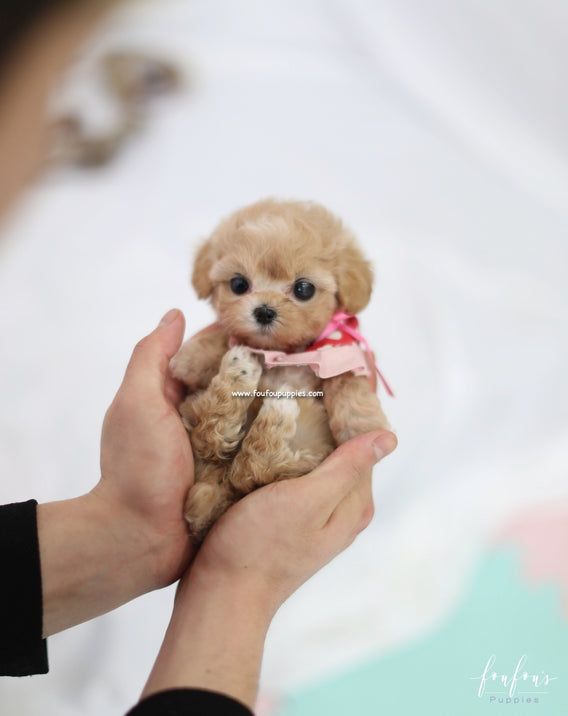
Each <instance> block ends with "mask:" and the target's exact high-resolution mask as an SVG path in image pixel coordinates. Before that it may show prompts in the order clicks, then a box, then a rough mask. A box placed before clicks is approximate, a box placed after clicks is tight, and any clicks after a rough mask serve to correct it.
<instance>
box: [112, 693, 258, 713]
mask: <svg viewBox="0 0 568 716" xmlns="http://www.w3.org/2000/svg"><path fill="white" fill-rule="evenodd" d="M126 716H253V714H252V711H250V709H248V708H247V707H246V706H245V705H244V704H241V703H239V702H238V701H235V700H234V699H232V698H230V697H229V696H225V695H224V694H218V693H215V692H214V691H203V690H201V689H170V690H169V691H159V692H158V693H157V694H153V695H152V696H148V698H146V699H144V700H142V701H140V703H139V704H137V705H136V706H135V707H134V708H133V709H131V710H130V711H129V712H128V713H127V714H126Z"/></svg>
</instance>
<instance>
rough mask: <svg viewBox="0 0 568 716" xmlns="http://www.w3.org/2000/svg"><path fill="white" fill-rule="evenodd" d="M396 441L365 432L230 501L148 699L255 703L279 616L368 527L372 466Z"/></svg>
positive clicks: (179, 606) (183, 585) (183, 588)
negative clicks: (183, 695) (179, 696)
mask: <svg viewBox="0 0 568 716" xmlns="http://www.w3.org/2000/svg"><path fill="white" fill-rule="evenodd" d="M395 447H396V437H395V436H394V435H393V434H392V433H390V432H388V431H384V430H383V431H377V432H374V433H368V434H366V435H361V436H359V437H356V438H353V439H352V440H350V441H348V442H346V443H344V444H343V445H341V447H339V448H338V449H337V450H336V451H335V452H334V453H332V455H330V456H329V457H328V458H327V460H326V461H325V462H324V463H322V464H321V465H320V466H319V467H317V468H316V469H315V470H313V471H312V472H311V473H310V474H308V475H305V476H304V477H298V478H295V479H291V480H283V481H281V482H275V483H272V484H270V485H266V486H265V487H262V488H260V489H259V490H256V491H255V492H253V493H251V494H250V495H247V496H246V497H245V498H243V499H242V500H240V501H239V502H237V504H235V505H233V506H232V507H231V508H229V510H228V511H227V512H226V513H225V514H224V515H223V516H222V517H221V518H220V519H219V520H218V521H217V522H216V523H215V525H214V526H213V527H212V529H211V531H210V532H209V534H208V535H207V537H206V539H205V542H204V543H203V545H202V546H201V549H200V550H199V552H198V554H197V556H196V558H195V560H194V562H193V564H192V566H191V568H190V569H189V570H188V571H187V572H186V574H185V576H184V577H183V579H182V580H181V582H180V586H179V589H178V591H177V595H176V600H175V606H174V611H173V614H172V618H171V621H170V625H169V627H168V630H167V632H166V636H165V638H164V641H163V644H162V648H161V650H160V653H159V655H158V658H157V659H156V663H155V664H154V668H153V670H152V673H151V674H150V677H149V679H148V681H147V683H146V686H145V688H144V692H143V696H144V697H148V696H151V695H152V694H155V693H156V692H158V691H161V690H164V689H172V688H187V687H193V688H199V689H207V690H209V691H217V692H221V693H223V694H227V695H229V696H232V697H233V698H235V699H237V700H239V701H241V702H242V703H244V704H247V705H248V706H249V707H251V708H253V706H254V701H255V698H256V692H257V688H258V678H259V673H260V665H261V661H262V653H263V648H264V639H265V637H266V632H267V630H268V627H269V625H270V622H271V620H272V617H273V616H274V613H275V612H276V610H277V609H278V608H279V607H280V605H281V604H282V603H283V602H284V601H285V600H286V598H287V597H289V596H290V595H291V594H292V593H293V592H294V591H295V590H296V589H297V588H298V587H299V586H300V585H301V584H302V583H303V582H305V581H306V580H307V579H308V578H309V577H310V576H311V575H312V574H314V573H315V572H317V571H318V570H319V569H320V568H321V567H323V565H324V564H326V563H327V562H329V561H330V560H331V559H332V558H333V557H334V556H335V555H336V554H338V553H339V552H341V551H342V550H344V549H345V548H346V547H347V546H348V545H350V544H351V542H352V541H353V540H354V539H355V537H356V536H357V535H358V534H359V533H360V532H361V530H363V529H364V528H365V527H366V526H367V525H368V524H369V522H370V520H371V518H372V516H373V502H372V494H371V471H372V467H373V464H374V463H376V462H378V461H379V460H380V459H381V457H383V456H385V455H388V454H389V453H390V452H392V451H393V450H394V448H395Z"/></svg>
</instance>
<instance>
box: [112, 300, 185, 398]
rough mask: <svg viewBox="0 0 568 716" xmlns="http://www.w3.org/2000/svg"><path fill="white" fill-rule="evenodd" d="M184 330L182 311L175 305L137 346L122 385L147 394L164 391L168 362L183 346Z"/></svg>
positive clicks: (170, 388) (167, 374)
mask: <svg viewBox="0 0 568 716" xmlns="http://www.w3.org/2000/svg"><path fill="white" fill-rule="evenodd" d="M184 330H185V319H184V316H183V313H182V312H181V311H180V310H179V309H177V308H172V309H171V310H170V311H168V312H167V313H166V315H165V316H164V317H163V318H162V320H161V321H160V323H159V324H158V326H157V327H156V328H155V329H154V330H153V331H152V333H150V334H149V335H147V336H146V337H145V338H143V339H142V340H141V341H139V342H138V344H137V345H136V347H135V348H134V351H133V353H132V357H131V358H130V361H129V363H128V367H127V368H126V374H125V376H124V381H123V385H127V386H129V387H132V388H134V389H136V390H139V391H140V393H147V392H148V390H151V391H154V390H160V391H161V392H162V393H163V392H164V391H165V386H166V381H167V380H168V379H169V373H168V366H169V362H170V359H171V358H172V357H173V356H174V355H175V354H176V353H177V351H178V350H179V347H180V346H181V342H182V340H183V334H184ZM168 385H169V387H168V391H170V393H171V390H172V386H171V383H169V384H168Z"/></svg>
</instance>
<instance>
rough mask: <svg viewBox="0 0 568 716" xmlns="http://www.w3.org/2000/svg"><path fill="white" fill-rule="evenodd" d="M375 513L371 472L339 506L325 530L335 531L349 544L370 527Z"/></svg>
mask: <svg viewBox="0 0 568 716" xmlns="http://www.w3.org/2000/svg"><path fill="white" fill-rule="evenodd" d="M374 513H375V508H374V504H373V485H372V475H371V472H369V473H368V475H367V476H365V477H364V478H362V479H361V480H360V482H359V484H358V485H357V487H355V488H354V489H353V490H352V491H351V492H350V493H349V494H348V495H347V496H346V497H344V498H343V500H341V502H340V503H339V504H338V505H337V507H336V508H335V510H334V511H333V512H332V514H331V516H330V517H329V519H328V521H327V523H326V525H325V527H324V529H329V530H332V531H335V532H336V534H338V535H340V536H341V537H342V538H343V540H342V541H344V542H345V543H346V544H349V543H351V542H352V541H353V539H355V537H356V536H357V535H358V534H359V533H360V532H362V531H363V530H364V529H365V528H366V527H368V525H369V523H370V522H371V520H372V519H373V516H374Z"/></svg>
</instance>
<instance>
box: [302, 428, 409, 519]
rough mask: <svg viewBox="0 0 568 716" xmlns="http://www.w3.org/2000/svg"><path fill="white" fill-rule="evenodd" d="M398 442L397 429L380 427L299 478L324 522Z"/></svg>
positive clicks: (344, 447)
mask: <svg viewBox="0 0 568 716" xmlns="http://www.w3.org/2000/svg"><path fill="white" fill-rule="evenodd" d="M396 445H397V439H396V436H395V435H394V433H391V432H390V431H388V430H380V431H375V432H372V433H365V434H364V435H359V436H358V437H356V438H353V439H352V440H349V441H347V442H346V443H343V445H341V446H340V447H339V448H337V450H335V451H334V452H333V453H332V454H331V455H330V456H329V457H328V458H327V459H326V460H325V461H324V462H323V463H322V464H321V465H320V466H319V467H317V468H316V469H315V470H313V471H312V472H310V473H309V474H308V475H304V476H303V477H299V478H297V479H296V481H295V482H296V483H300V485H301V486H302V489H303V492H304V497H305V501H306V504H308V505H313V506H314V509H316V510H318V511H320V512H321V514H322V517H323V518H324V522H325V521H327V519H328V518H329V517H330V515H331V513H332V512H333V511H334V510H335V508H336V507H337V506H338V504H339V503H340V502H341V500H343V499H344V498H345V497H346V496H347V495H348V494H349V493H350V492H351V491H352V490H353V489H355V488H356V487H357V486H358V485H359V483H360V481H361V480H362V479H363V478H364V477H365V476H368V475H369V474H370V473H371V470H372V468H373V465H375V464H376V463H377V462H378V461H379V460H382V458H383V457H386V456H387V455H389V454H390V453H391V452H392V451H393V450H394V449H395V448H396Z"/></svg>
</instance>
